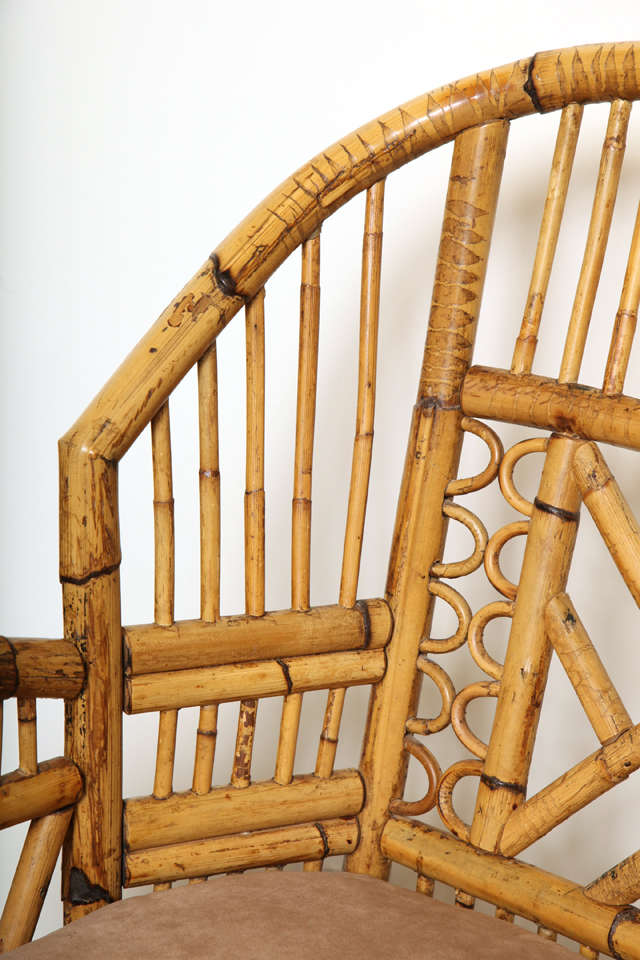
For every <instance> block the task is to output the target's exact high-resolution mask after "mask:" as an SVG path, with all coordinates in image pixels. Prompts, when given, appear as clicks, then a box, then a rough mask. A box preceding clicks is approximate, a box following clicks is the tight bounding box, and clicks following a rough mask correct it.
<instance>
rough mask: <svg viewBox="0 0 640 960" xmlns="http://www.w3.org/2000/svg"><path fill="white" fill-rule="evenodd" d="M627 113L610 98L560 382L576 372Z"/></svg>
mask: <svg viewBox="0 0 640 960" xmlns="http://www.w3.org/2000/svg"><path fill="white" fill-rule="evenodd" d="M630 113H631V103H630V102H629V101H628V100H614V101H613V103H612V104H611V110H610V112H609V123H608V124H607V134H606V137H605V141H604V144H603V146H602V156H601V159H600V170H599V172H598V182H597V185H596V194H595V198H594V201H593V210H592V212H591V222H590V223H589V232H588V235H587V243H586V247H585V252H584V258H583V261H582V268H581V270H580V278H579V280H578V287H577V290H576V296H575V300H574V303H573V310H572V312H571V319H570V321H569V330H568V332H567V339H566V341H565V347H564V354H563V357H562V363H561V365H560V374H559V376H558V381H559V382H560V383H575V381H576V380H577V379H578V375H579V373H580V365H581V363H582V356H583V354H584V348H585V344H586V341H587V332H588V330H589V323H590V321H591V314H592V312H593V304H594V301H595V298H596V291H597V289H598V283H599V281H600V273H601V271H602V263H603V260H604V254H605V250H606V247H607V240H608V238H609V230H610V227H611V218H612V216H613V207H614V204H615V201H616V194H617V192H618V183H619V181H620V171H621V169H622V161H623V158H624V150H625V146H626V136H627V127H628V125H629V116H630Z"/></svg>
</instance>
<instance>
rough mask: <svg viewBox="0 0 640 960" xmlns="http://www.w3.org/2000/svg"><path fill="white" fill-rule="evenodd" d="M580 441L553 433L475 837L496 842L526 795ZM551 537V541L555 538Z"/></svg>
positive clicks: (570, 536) (566, 554) (570, 544)
mask: <svg viewBox="0 0 640 960" xmlns="http://www.w3.org/2000/svg"><path fill="white" fill-rule="evenodd" d="M578 444H579V441H576V440H573V439H570V438H568V437H562V436H558V435H554V436H552V437H551V439H550V440H549V445H548V448H547V456H546V460H545V466H544V469H543V472H542V477H541V480H540V486H539V490H538V496H537V497H536V499H535V501H534V510H533V513H532V517H531V520H530V522H529V534H528V537H527V545H526V548H525V554H524V559H523V562H522V572H521V575H520V582H519V584H518V592H517V596H516V601H515V607H514V613H513V619H512V621H511V631H510V635H509V644H508V647H507V654H506V657H505V663H504V672H503V677H502V681H501V687H500V694H499V696H498V703H497V705H496V715H495V720H494V723H493V728H492V731H491V738H490V740H489V745H488V748H487V754H486V757H485V761H484V768H483V774H482V777H481V780H480V785H479V787H478V794H477V799H476V809H475V814H474V819H473V825H472V827H471V834H470V839H471V843H472V844H474V845H475V846H478V847H481V848H482V849H484V850H495V849H497V845H498V843H499V841H500V838H501V835H502V831H503V829H504V824H505V823H506V820H507V818H508V817H509V816H510V814H511V813H512V811H513V810H515V809H516V808H517V807H518V806H520V804H521V803H522V802H523V800H524V797H525V793H526V787H527V780H528V776H529V766H530V763H531V755H532V752H533V745H534V742H535V737H536V731H537V726H538V718H539V715H540V708H541V706H542V699H543V695H544V689H545V685H546V678H547V672H548V669H549V663H550V659H551V650H552V647H551V643H550V641H549V639H548V637H547V633H546V628H545V623H544V611H545V608H546V606H547V603H548V602H549V600H550V599H551V598H552V597H554V596H555V595H556V594H557V593H561V592H562V591H563V590H564V588H565V585H566V582H567V576H568V572H569V566H570V564H571V557H572V554H573V548H574V545H575V539H576V533H577V528H578V519H579V513H578V511H579V509H580V502H581V496H580V491H579V489H578V485H577V483H576V480H575V478H574V475H573V457H574V455H575V449H576V447H577V445H578ZM550 544H551V545H552V549H550V547H549V545H550Z"/></svg>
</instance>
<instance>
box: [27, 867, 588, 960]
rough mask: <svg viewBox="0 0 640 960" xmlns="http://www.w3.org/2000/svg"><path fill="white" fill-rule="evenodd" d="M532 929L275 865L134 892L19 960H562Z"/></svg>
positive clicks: (375, 884) (395, 890)
mask: <svg viewBox="0 0 640 960" xmlns="http://www.w3.org/2000/svg"><path fill="white" fill-rule="evenodd" d="M569 956H571V954H570V953H569V952H568V951H567V950H565V949H564V948H563V947H560V946H558V945H557V944H554V943H549V941H547V940H543V939H542V938H541V937H538V936H537V935H536V934H535V933H532V932H531V931H528V930H524V929H522V928H521V927H517V926H515V925H513V924H510V923H503V922H501V921H499V920H495V919H493V918H491V917H486V916H482V915H480V914H478V913H475V912H472V911H470V910H461V909H459V908H458V907H453V906H450V905H449V904H445V903H441V902H439V901H437V900H433V899H431V898H429V897H423V896H421V895H420V894H417V893H412V892H411V891H409V890H403V889H401V888H400V887H396V886H394V885H392V884H388V883H385V882H384V881H381V880H374V879H373V878H371V877H362V876H358V875H355V874H345V873H320V874H304V873H294V872H288V873H284V872H282V873H281V872H279V871H278V872H275V873H274V872H269V873H253V874H243V875H236V876H229V877H216V878H212V879H211V880H209V881H208V883H203V884H198V885H197V886H195V887H193V886H192V887H178V888H176V889H173V890H168V891H163V892H161V893H152V894H148V895H146V896H142V897H131V898H129V899H127V900H122V901H120V902H119V903H115V904H112V905H111V906H109V907H106V908H104V909H103V910H99V911H97V912H96V913H92V914H90V915H89V916H88V917H85V918H84V919H83V920H79V921H78V922H77V923H74V924H71V926H69V927H65V928H64V929H63V930H58V931H56V932H55V933H52V934H50V935H49V936H48V937H44V938H43V939H42V940H37V941H35V942H34V943H32V944H28V945H27V946H24V947H21V948H20V949H18V950H17V951H16V953H15V957H16V960H18V958H20V960H23V958H24V960H69V958H71V957H74V958H78V960H107V958H110V957H113V958H117V960H159V958H163V957H166V958H167V960H209V958H212V960H213V958H218V957H220V958H227V957H245V958H247V960H252V958H256V960H300V958H301V957H309V958H314V960H335V958H336V957H340V958H341V960H363V958H366V960H395V958H397V960H400V958H402V960H427V958H428V960H515V958H518V960H545V958H548V960H553V958H554V957H556V958H557V960H561V958H562V957H567V958H568V957H569Z"/></svg>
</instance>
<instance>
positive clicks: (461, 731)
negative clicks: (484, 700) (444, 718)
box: [451, 680, 500, 760]
mask: <svg viewBox="0 0 640 960" xmlns="http://www.w3.org/2000/svg"><path fill="white" fill-rule="evenodd" d="M499 693H500V682H499V681H498V680H479V681H477V682H476V683H470V684H469V685H468V686H466V687H464V689H462V690H461V691H460V693H459V694H458V696H457V697H456V698H455V700H454V701H453V706H452V707H451V726H452V727H453V729H454V730H455V734H456V736H457V738H458V740H459V741H460V742H461V743H463V744H464V745H465V747H466V748H467V749H468V750H470V751H471V753H473V754H474V755H475V756H476V757H479V758H480V759H481V760H484V758H485V757H486V755H487V745H486V743H483V742H482V740H480V738H479V737H476V735H475V733H473V732H472V731H471V730H470V729H469V724H468V723H467V707H468V705H469V704H470V703H471V701H472V700H477V699H478V698H479V697H497V696H498V694H499Z"/></svg>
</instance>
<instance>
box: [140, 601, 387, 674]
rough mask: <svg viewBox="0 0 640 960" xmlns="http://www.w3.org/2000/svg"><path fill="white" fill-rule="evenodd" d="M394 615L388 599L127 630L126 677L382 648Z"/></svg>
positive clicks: (187, 621)
mask: <svg viewBox="0 0 640 960" xmlns="http://www.w3.org/2000/svg"><path fill="white" fill-rule="evenodd" d="M391 628H392V616H391V610H390V609H389V607H388V606H387V604H386V602H385V601H384V600H363V601H360V602H359V603H358V604H357V605H356V606H355V607H353V608H350V609H345V608H344V607H340V606H338V605H333V606H327V607H313V608H312V609H311V610H305V611H297V610H278V611H275V612H274V613H266V614H265V615H264V616H263V617H251V616H246V615H244V614H242V615H240V616H233V617H221V618H220V619H219V620H218V621H217V622H215V623H207V622H206V621H204V620H182V621H177V622H176V623H174V624H172V625H171V626H170V627H159V626H157V625H156V624H145V625H143V626H135V627H125V629H124V655H125V672H126V673H127V675H129V676H137V675H139V674H144V673H165V672H166V671H168V670H186V669H188V668H195V667H214V666H221V665H222V664H229V663H242V662H247V661H249V660H270V659H272V658H273V659H275V658H278V657H300V656H309V655H312V654H318V653H333V652H337V651H340V650H356V649H364V648H366V647H368V648H370V649H378V648H379V647H383V646H384V645H385V644H386V643H387V641H388V640H389V637H390V636H391Z"/></svg>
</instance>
